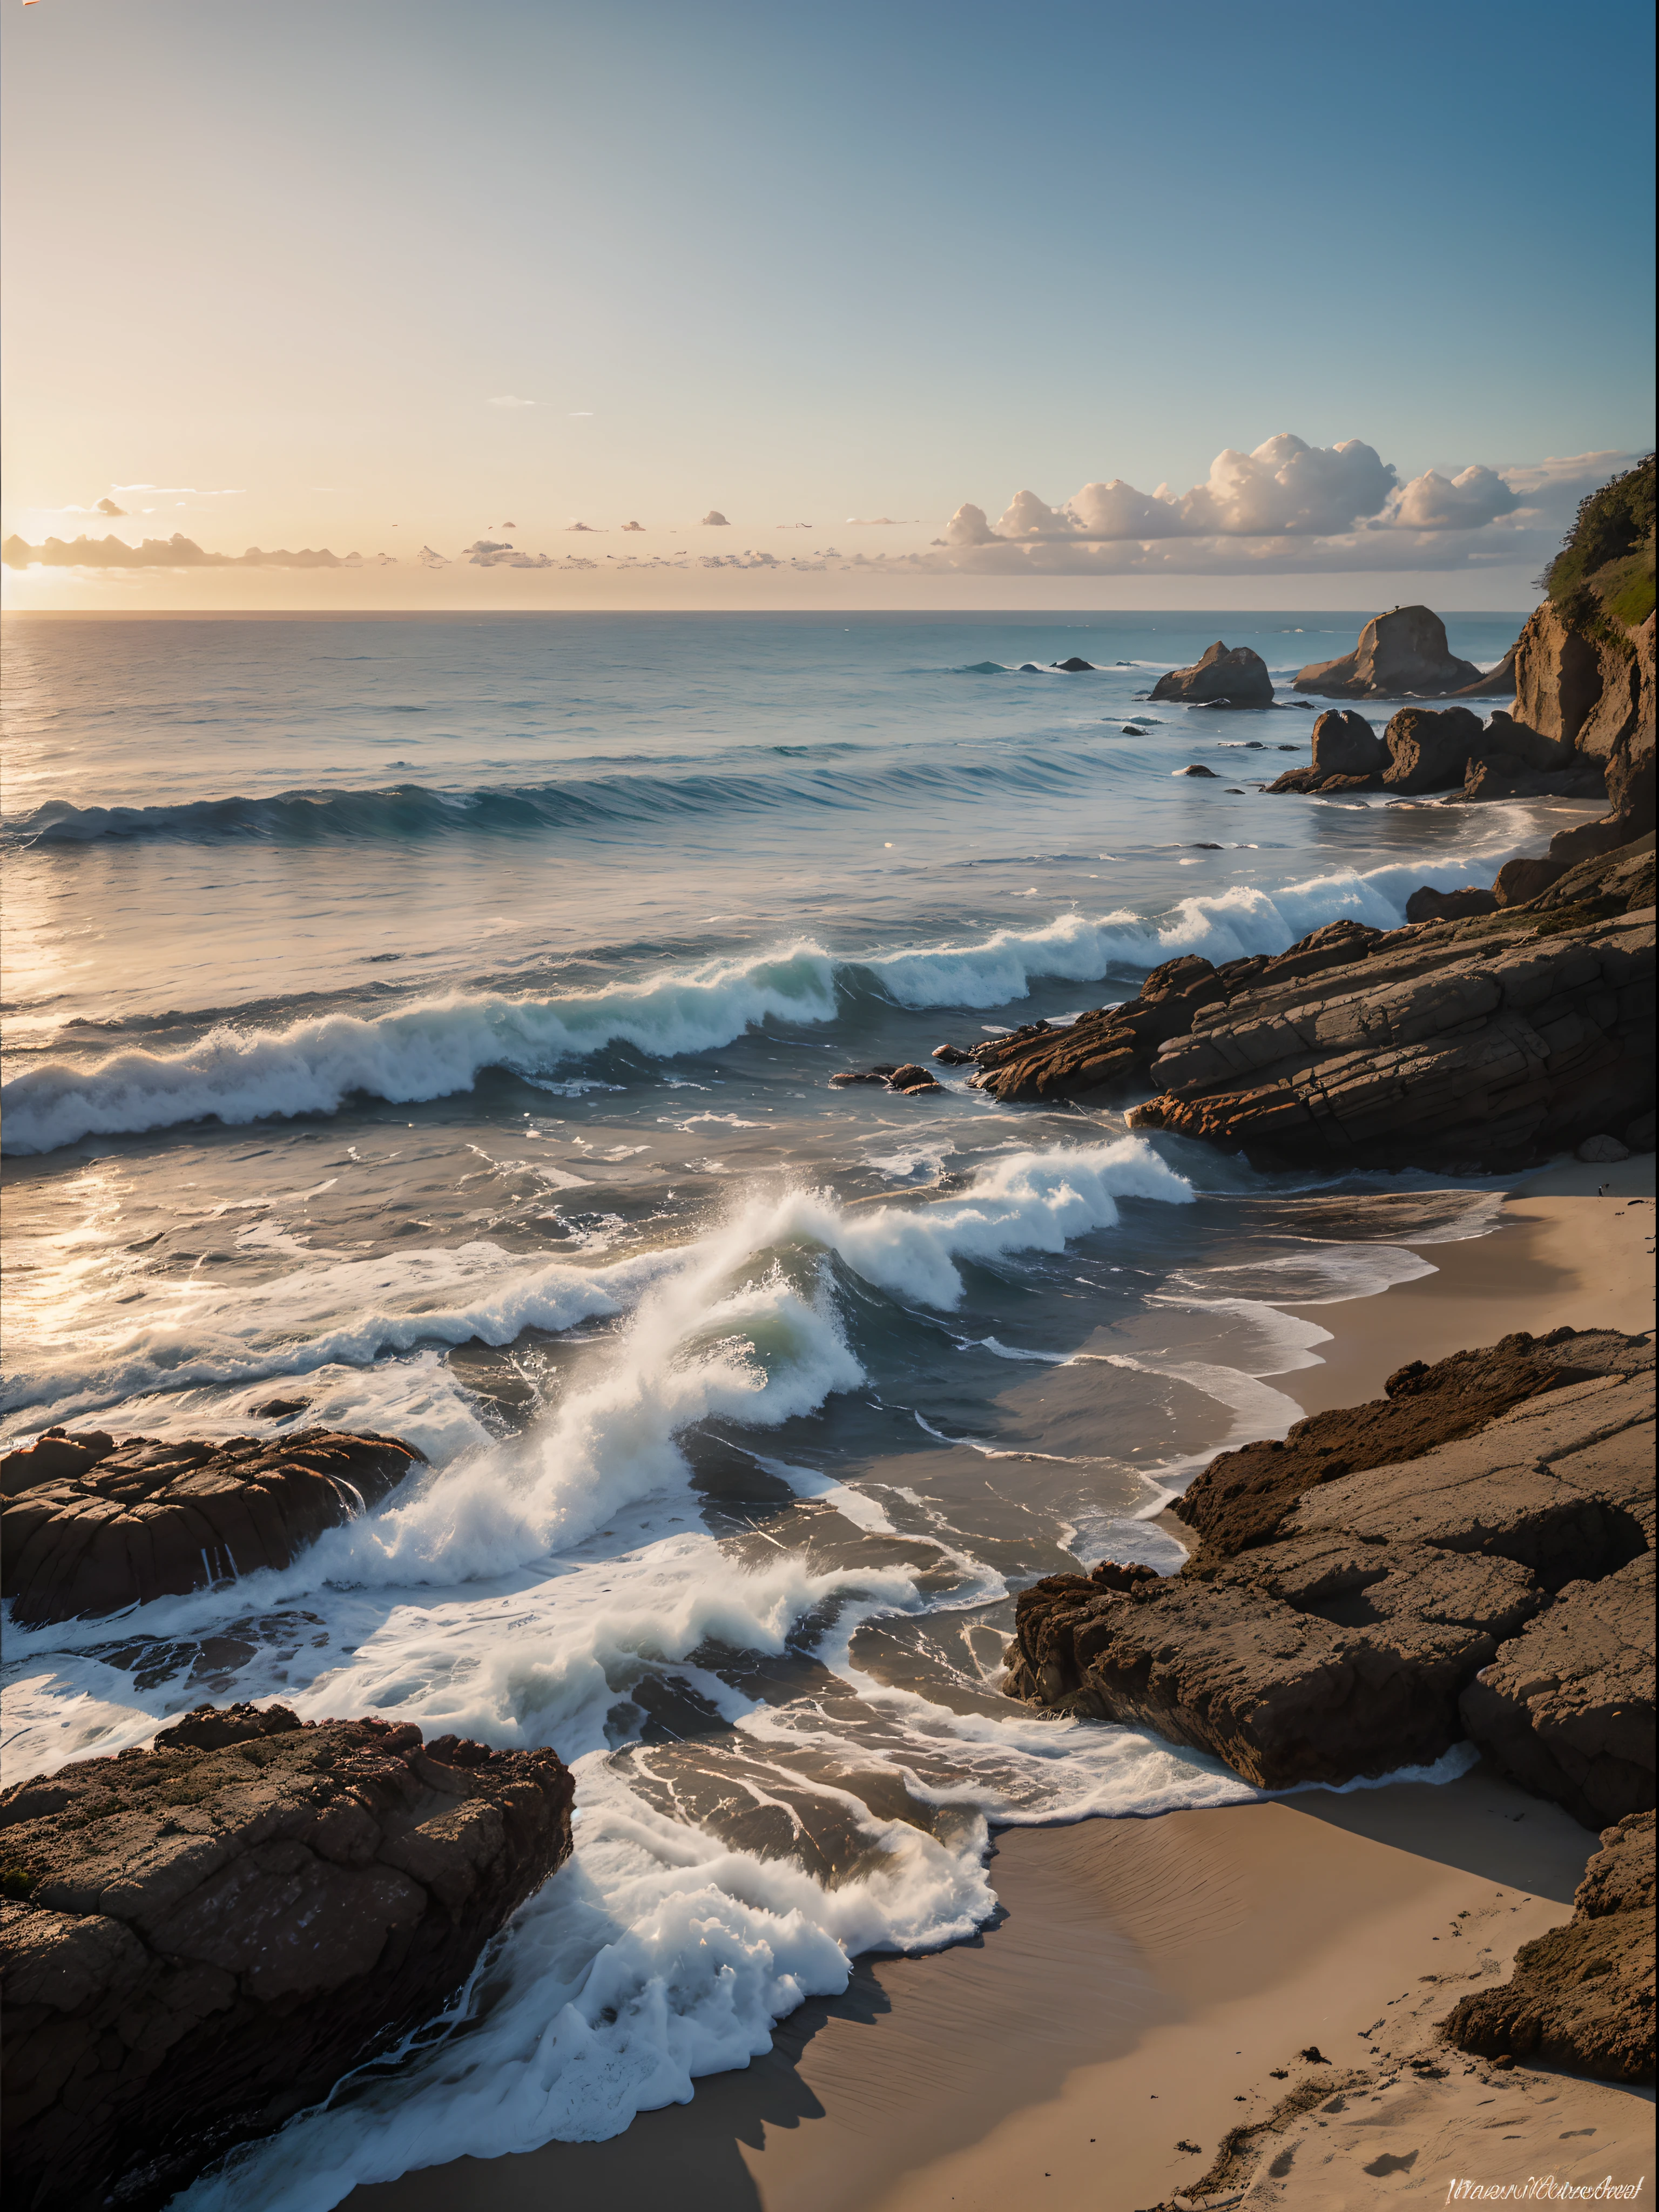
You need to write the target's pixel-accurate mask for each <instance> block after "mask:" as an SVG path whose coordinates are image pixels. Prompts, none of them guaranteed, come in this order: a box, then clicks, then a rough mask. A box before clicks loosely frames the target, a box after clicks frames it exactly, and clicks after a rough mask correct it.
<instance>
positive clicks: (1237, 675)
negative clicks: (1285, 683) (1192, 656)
mask: <svg viewBox="0 0 1659 2212" xmlns="http://www.w3.org/2000/svg"><path fill="white" fill-rule="evenodd" d="M1152 696H1153V698H1154V699H1177V700H1184V701H1185V702H1187V704H1188V706H1206V707H1216V706H1222V705H1225V706H1229V707H1271V706H1272V705H1273V678H1272V677H1271V676H1269V675H1268V673H1267V662H1266V661H1265V660H1264V659H1262V658H1261V654H1260V653H1253V652H1252V651H1251V650H1250V648H1249V646H1248V645H1234V646H1226V645H1223V643H1222V642H1221V641H1220V639H1219V638H1218V639H1217V640H1216V641H1215V643H1214V644H1213V645H1212V646H1211V647H1208V649H1207V650H1206V652H1205V653H1203V654H1202V655H1201V657H1200V659H1197V660H1196V661H1194V664H1193V665H1192V666H1191V667H1190V668H1172V669H1171V670H1170V673H1169V674H1168V675H1167V676H1160V677H1159V678H1158V681H1157V683H1156V684H1153V686H1152Z"/></svg>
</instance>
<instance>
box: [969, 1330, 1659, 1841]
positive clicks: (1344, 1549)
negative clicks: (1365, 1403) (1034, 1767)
mask: <svg viewBox="0 0 1659 2212" xmlns="http://www.w3.org/2000/svg"><path fill="white" fill-rule="evenodd" d="M1540 1369H1552V1370H1553V1379H1552V1377H1551V1376H1548V1375H1545V1376H1541V1375H1540V1373H1539V1371H1538V1370H1540ZM1575 1375H1577V1376H1579V1378H1580V1379H1577V1380H1575V1379H1574V1376H1575ZM1391 1386H1392V1393H1393V1395H1391V1397H1390V1399H1389V1401H1388V1402H1387V1403H1386V1404H1385V1403H1383V1402H1381V1401H1379V1402H1378V1403H1376V1404H1375V1405H1373V1406H1370V1407H1358V1408H1353V1409H1350V1410H1349V1411H1347V1412H1346V1413H1341V1414H1334V1415H1324V1416H1320V1417H1317V1418H1316V1419H1315V1420H1313V1421H1310V1422H1305V1423H1303V1424H1301V1425H1299V1428H1298V1429H1297V1431H1293V1432H1292V1436H1291V1439H1290V1440H1289V1441H1288V1443H1287V1446H1286V1448H1285V1450H1284V1451H1283V1452H1282V1453H1281V1454H1279V1455H1277V1457H1278V1458H1279V1463H1280V1468H1282V1470H1283V1472H1282V1477H1281V1476H1279V1475H1278V1474H1277V1473H1276V1471H1275V1470H1274V1469H1273V1466H1272V1462H1273V1459H1274V1457H1275V1455H1274V1454H1273V1450H1272V1448H1271V1447H1270V1446H1265V1445H1258V1446H1253V1447H1250V1448H1249V1450H1248V1451H1247V1452H1245V1453H1240V1454H1231V1455H1225V1458H1224V1459H1223V1460H1222V1461H1220V1462H1217V1463H1216V1464H1215V1466H1214V1467H1213V1468H1212V1470H1210V1471H1209V1474H1206V1476H1205V1477H1201V1478H1200V1482H1199V1483H1198V1484H1195V1485H1194V1491H1193V1492H1191V1493H1189V1500H1190V1502H1189V1503H1187V1504H1185V1505H1184V1509H1183V1510H1184V1515H1185V1517H1187V1518H1188V1521H1189V1522H1190V1523H1192V1524H1194V1525H1196V1526H1198V1528H1199V1529H1200V1534H1201V1536H1202V1537H1203V1540H1204V1541H1203V1543H1202V1545H1201V1547H1200V1551H1199V1552H1198V1553H1197V1554H1196V1555H1195V1556H1194V1558H1193V1559H1189V1560H1188V1563H1187V1565H1186V1566H1185V1567H1184V1568H1183V1569H1182V1572H1181V1573H1180V1574H1179V1575H1176V1576H1173V1577H1169V1578H1167V1579H1164V1580H1159V1581H1152V1582H1147V1581H1140V1582H1138V1583H1134V1584H1133V1585H1132V1586H1130V1587H1127V1588H1122V1587H1116V1588H1114V1587H1102V1585H1101V1584H1100V1583H1096V1582H1094V1581H1092V1580H1085V1578H1084V1577H1079V1576H1055V1577H1048V1580H1046V1581H1045V1582H1042V1583H1037V1584H1036V1585H1035V1586H1034V1587H1033V1588H1032V1589H1029V1590H1027V1591H1025V1592H1024V1593H1022V1595H1021V1596H1020V1598H1019V1600H1018V1604H1017V1607H1016V1633H1015V1641H1014V1644H1012V1646H1011V1647H1010V1650H1009V1652H1008V1655H1007V1659H1008V1666H1009V1674H1008V1677H1007V1682H1006V1687H1007V1689H1008V1690H1009V1692H1010V1693H1011V1694H1012V1695H1014V1696H1021V1697H1027V1698H1031V1699H1036V1700H1037V1701H1038V1702H1041V1703H1042V1704H1045V1705H1051V1706H1054V1707H1056V1708H1058V1709H1059V1710H1061V1711H1068V1712H1072V1713H1075V1714H1079V1715H1083V1716H1092V1717H1096V1718H1100V1719H1108V1720H1115V1721H1120V1722H1124V1723H1133V1724H1139V1725H1142V1726H1149V1727H1152V1728H1154V1729H1157V1730H1158V1732H1159V1733H1160V1734H1162V1735H1166V1736H1169V1737H1170V1738H1171V1739H1172V1740H1173V1741H1176V1742H1181V1743H1187V1744H1190V1745H1193V1746H1194V1747H1198V1748H1201V1749H1204V1750H1207V1751H1210V1752H1212V1753H1216V1754H1217V1755H1218V1756H1219V1757H1220V1758H1222V1759H1225V1760H1226V1761H1227V1763H1228V1764H1229V1765H1231V1766H1232V1767H1233V1768H1234V1769H1235V1771H1237V1772H1238V1773H1240V1774H1243V1775H1244V1776H1245V1777H1246V1778H1249V1780H1251V1781H1253V1782H1255V1783H1257V1784H1261V1786H1263V1787H1267V1788H1273V1789H1282V1788H1286V1787H1289V1786H1291V1784H1295V1783H1297V1782H1340V1781H1346V1780H1350V1779H1352V1778H1354V1777H1356V1776H1358V1775H1380V1774H1384V1773H1389V1772H1392V1771H1395V1769H1397V1768H1399V1767H1401V1766H1402V1765H1414V1764H1419V1763H1423V1762H1427V1761H1430V1760H1432V1759H1436V1758H1437V1757H1438V1756H1439V1755H1440V1754H1441V1753H1443V1751H1445V1750H1446V1749H1447V1748H1448V1747H1449V1746H1450V1745H1451V1744H1453V1743H1454V1742H1456V1741H1459V1740H1460V1739H1462V1737H1464V1736H1465V1735H1468V1733H1469V1732H1470V1730H1471V1729H1475V1732H1476V1737H1477V1741H1480V1742H1481V1743H1482V1744H1483V1745H1496V1744H1497V1743H1498V1735H1495V1734H1494V1733H1493V1732H1492V1729H1493V1728H1496V1727H1497V1725H1498V1724H1497V1723H1492V1727H1491V1728H1489V1727H1488V1724H1487V1718H1486V1716H1485V1715H1484V1714H1477V1716H1476V1717H1475V1719H1474V1720H1473V1721H1472V1720H1471V1718H1470V1717H1469V1710H1468V1699H1469V1698H1470V1697H1471V1696H1472V1695H1473V1694H1474V1692H1473V1691H1472V1689H1471V1686H1472V1685H1477V1678H1480V1682H1479V1684H1478V1686H1479V1687H1480V1688H1482V1689H1484V1688H1485V1687H1486V1686H1490V1685H1492V1683H1493V1682H1495V1681H1498V1680H1500V1679H1501V1680H1508V1674H1509V1673H1510V1672H1512V1671H1513V1665H1514V1662H1515V1658H1516V1653H1517V1652H1522V1651H1533V1650H1538V1651H1542V1652H1544V1653H1545V1654H1546V1656H1547V1657H1548V1660H1549V1662H1550V1665H1551V1667H1552V1668H1553V1675H1554V1683H1555V1687H1554V1691H1553V1693H1552V1694H1553V1696H1554V1699H1555V1703H1554V1705H1553V1706H1552V1707H1551V1711H1552V1713H1553V1714H1554V1715H1555V1716H1556V1718H1555V1720H1554V1722H1553V1728H1554V1734H1553V1735H1550V1736H1549V1737H1548V1741H1547V1743H1546V1746H1545V1748H1546V1749H1547V1752H1548V1753H1549V1754H1550V1756H1549V1758H1548V1759H1545V1758H1543V1757H1541V1756H1539V1757H1534V1758H1533V1759H1531V1763H1530V1764H1529V1765H1527V1766H1526V1767H1525V1771H1522V1761H1521V1759H1520V1758H1519V1756H1518V1755H1517V1756H1516V1757H1514V1758H1511V1759H1510V1765H1511V1767H1512V1770H1513V1771H1516V1773H1517V1776H1518V1778H1520V1779H1522V1780H1523V1781H1525V1782H1526V1783H1527V1784H1528V1786H1529V1787H1531V1788H1534V1789H1536V1790H1541V1791H1543V1792H1545V1793H1546V1794H1548V1795H1550V1796H1554V1797H1556V1798H1558V1799H1559V1800H1560V1801H1561V1802H1565V1804H1566V1805H1567V1806H1568V1808H1569V1809H1570V1810H1575V1811H1578V1812H1579V1813H1580V1815H1581V1817H1582V1815H1583V1808H1584V1807H1585V1806H1586V1805H1587V1804H1594V1805H1595V1807H1596V1808H1597V1812H1598V1814H1600V1816H1601V1817H1606V1813H1605V1811H1604V1810H1603V1809H1602V1808H1604V1807H1605V1806H1606V1804H1607V1801H1609V1800H1611V1801H1613V1809H1614V1810H1616V1811H1617V1812H1619V1813H1621V1814H1622V1813H1623V1812H1626V1811H1631V1810H1639V1809H1643V1808H1644V1807H1645V1806H1647V1805H1650V1803H1651V1797H1652V1771H1653V1770H1652V1749H1651V1745H1652V1715H1653V1692H1652V1683H1651V1668H1652V1615H1651V1608H1650V1607H1649V1608H1648V1610H1647V1611H1646V1612H1645V1613H1642V1612H1641V1610H1640V1607H1639V1604H1638V1600H1639V1595H1640V1589H1641V1585H1642V1583H1643V1580H1644V1577H1647V1578H1648V1579H1649V1580H1650V1577H1651V1554H1650V1551H1649V1549H1648V1548H1647V1547H1648V1546H1649V1545H1650V1541H1651V1533H1652V1523H1653V1448H1652V1425H1653V1350H1652V1346H1651V1345H1650V1344H1649V1343H1647V1342H1646V1341H1644V1340H1641V1339H1638V1338H1623V1337H1619V1336H1616V1335H1613V1334H1608V1333H1606V1332H1601V1333H1578V1334H1574V1333H1573V1332H1571V1331H1559V1332H1557V1333H1556V1334H1555V1335H1554V1336H1553V1337H1552V1338H1550V1339H1545V1340H1521V1339H1512V1340H1505V1342H1504V1345H1502V1346H1494V1347H1492V1348H1491V1349H1490V1350H1489V1351H1487V1352H1472V1353H1462V1354H1459V1355H1457V1357H1456V1358H1455V1359H1453V1360H1451V1361H1449V1362H1444V1363H1442V1364H1441V1366H1440V1367H1438V1368H1423V1369H1421V1370H1401V1374H1400V1375H1398V1376H1395V1377H1392V1378H1391ZM1517 1391H1520V1392H1523V1393H1526V1394H1528V1395H1521V1396H1519V1397H1516V1395H1515V1394H1516V1392H1517ZM1483 1405H1484V1406H1485V1407H1487V1408H1490V1407H1492V1406H1496V1407H1499V1408H1501V1410H1499V1411H1498V1413H1497V1414H1496V1416H1495V1417H1489V1418H1487V1419H1486V1420H1485V1421H1484V1423H1480V1425H1476V1426H1474V1427H1471V1428H1468V1429H1464V1428H1462V1427H1461V1424H1462V1423H1463V1422H1465V1421H1468V1420H1474V1421H1476V1422H1477V1423H1479V1421H1480V1413H1481V1411H1482V1408H1483ZM1437 1429H1438V1432H1439V1433H1440V1435H1441V1437H1442V1438H1443V1440H1442V1441H1440V1442H1438V1443H1434V1442H1432V1441H1431V1439H1432V1437H1434V1435H1435V1433H1436V1431H1437ZM1333 1441H1335V1442H1338V1443H1340V1444H1341V1445H1342V1447H1343V1449H1344V1450H1345V1451H1346V1453H1347V1454H1349V1455H1351V1456H1350V1458H1349V1461H1348V1462H1347V1464H1346V1468H1345V1466H1344V1463H1343V1462H1342V1461H1341V1459H1340V1456H1339V1455H1336V1454H1334V1452H1333V1451H1332V1450H1331V1449H1330V1445H1331V1443H1332V1442H1333ZM1400 1442H1403V1443H1404V1445H1405V1447H1406V1448H1407V1449H1409V1450H1413V1451H1414V1452H1415V1454H1416V1455H1415V1456H1413V1457H1410V1458H1407V1459H1404V1460H1401V1459H1395V1460H1391V1461H1389V1462H1385V1463H1382V1464H1378V1463H1376V1462H1373V1461H1372V1459H1371V1454H1372V1452H1374V1451H1376V1450H1380V1449H1387V1448H1388V1447H1389V1444H1390V1443H1400ZM1212 1478H1213V1479H1212ZM1586 1592H1589V1593H1591V1594H1592V1596H1593V1597H1594V1599H1595V1602H1594V1603H1592V1601H1591V1598H1590V1597H1587V1596H1586V1595H1585V1593H1586ZM1558 1593H1559V1595H1558ZM1638 1621H1639V1622H1640V1623H1641V1624H1642V1626H1643V1627H1644V1629H1645V1634H1646V1638H1647V1641H1646V1652H1647V1667H1648V1674H1647V1676H1646V1677H1645V1678H1643V1677H1642V1676H1641V1674H1640V1668H1639V1664H1638V1663H1636V1662H1633V1661H1632V1659H1631V1658H1630V1655H1629V1649H1628V1648H1627V1647H1628V1646H1629V1643H1630V1639H1631V1638H1635V1637H1637V1636H1638V1634H1639V1633H1640V1631H1639V1630H1638V1625H1637V1624H1638ZM1620 1638H1623V1639H1625V1640H1624V1641H1620ZM1528 1663H1530V1662H1528ZM1573 1668H1577V1673H1576V1674H1574V1673H1573V1672H1572V1669H1573ZM1482 1670H1485V1672H1484V1675H1483V1674H1482ZM1533 1687H1534V1693H1535V1692H1536V1686H1535V1685H1534V1686H1533ZM1615 1692H1617V1694H1615ZM1517 1693H1518V1691H1517ZM1460 1699H1462V1700H1463V1702H1462V1704H1460ZM1506 1725H1507V1723H1506ZM1644 1729H1645V1741H1646V1743H1647V1746H1648V1749H1647V1753H1646V1756H1647V1761H1648V1763H1647V1765H1646V1767H1645V1769H1643V1768H1642V1767H1641V1765H1640V1763H1639V1759H1638V1758H1637V1757H1634V1756H1632V1755H1631V1751H1630V1747H1631V1745H1632V1743H1633V1742H1635V1741H1637V1740H1638V1738H1640V1737H1641V1736H1642V1735H1643V1731H1644ZM1530 1733H1531V1735H1532V1736H1534V1737H1540V1739H1541V1740H1542V1733H1541V1728H1540V1726H1539V1725H1538V1724H1537V1723H1533V1724H1532V1726H1531V1731H1530ZM1505 1741H1507V1739H1505ZM1587 1778H1588V1779H1587ZM1592 1791H1593V1792H1594V1793H1595V1794H1594V1795H1592V1794H1591V1793H1592ZM1621 1792H1622V1793H1623V1796H1622V1799H1621V1797H1620V1793H1621Z"/></svg>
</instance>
